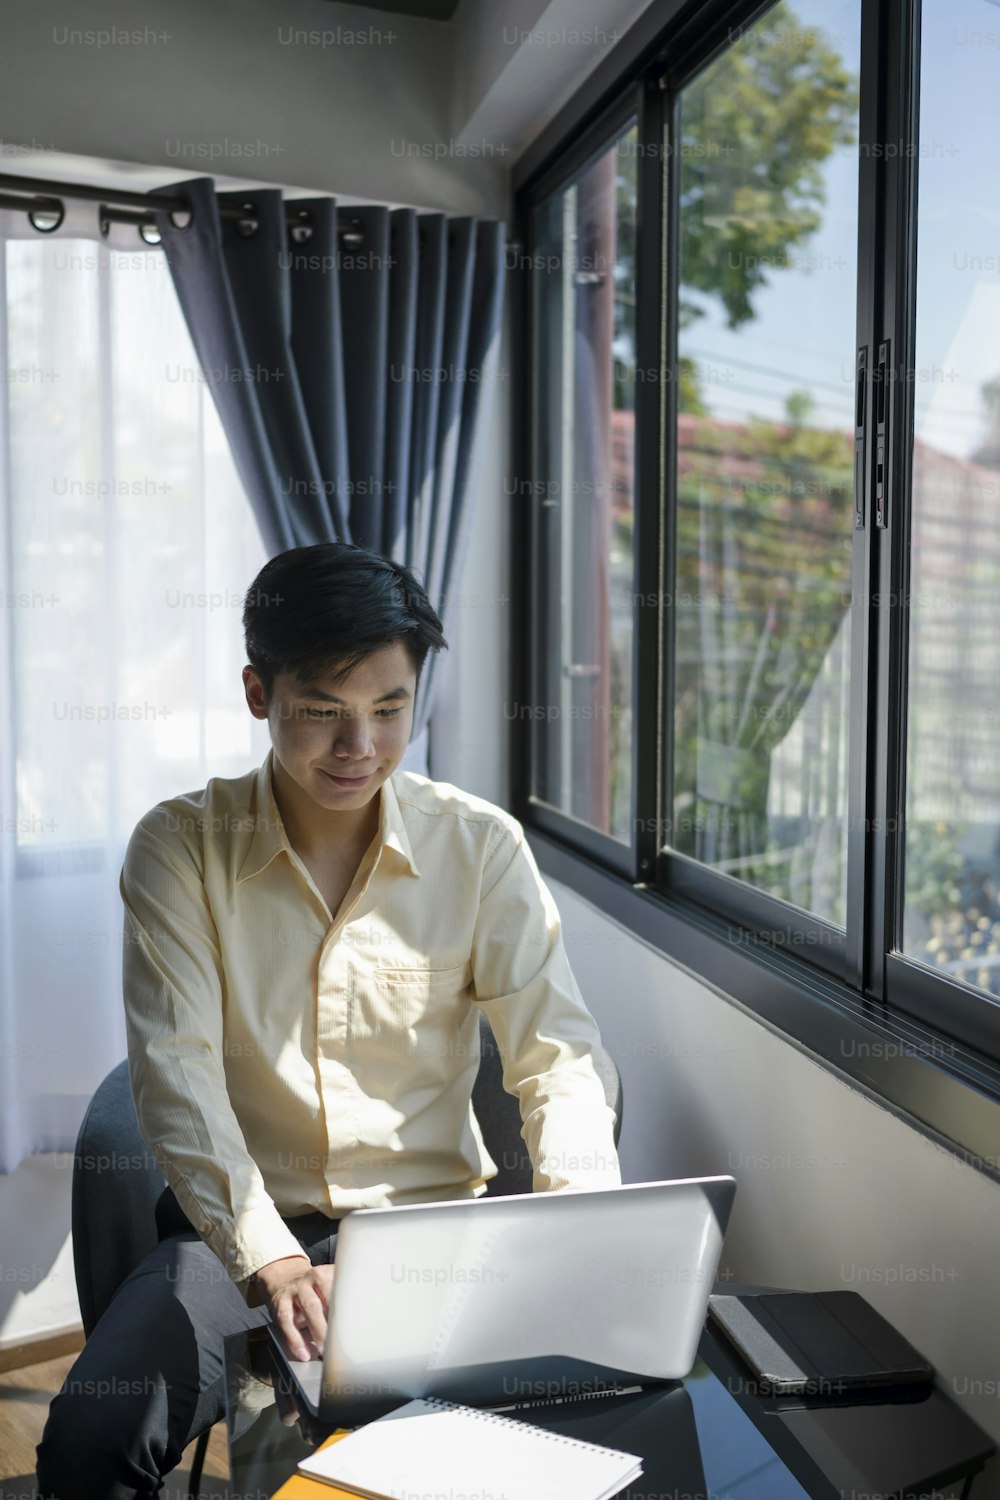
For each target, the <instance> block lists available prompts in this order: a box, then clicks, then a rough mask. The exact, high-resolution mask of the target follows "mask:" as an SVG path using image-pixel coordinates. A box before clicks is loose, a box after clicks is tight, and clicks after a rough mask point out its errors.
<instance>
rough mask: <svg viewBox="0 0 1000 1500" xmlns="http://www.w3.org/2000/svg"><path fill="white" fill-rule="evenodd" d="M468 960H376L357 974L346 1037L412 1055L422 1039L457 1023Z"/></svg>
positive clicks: (465, 994)
mask: <svg viewBox="0 0 1000 1500" xmlns="http://www.w3.org/2000/svg"><path fill="white" fill-rule="evenodd" d="M471 982H472V963H471V961H470V960H466V962H465V963H461V964H451V965H449V966H447V967H445V968H432V967H431V966H430V965H424V964H413V965H389V964H385V965H381V966H379V967H378V968H375V969H372V970H371V971H370V972H369V973H368V974H357V975H356V976H355V981H354V990H353V994H352V1004H351V1023H350V1033H351V1040H352V1042H355V1043H359V1044H362V1045H365V1044H368V1045H374V1046H376V1047H378V1048H380V1049H382V1050H384V1051H385V1052H386V1053H389V1054H397V1055H400V1056H412V1055H413V1054H414V1053H415V1052H416V1051H417V1050H419V1047H420V1044H421V1041H422V1040H425V1041H429V1040H430V1039H432V1037H433V1035H434V1034H435V1033H436V1032H439V1031H440V1030H441V1029H442V1028H447V1027H448V1025H449V1023H455V1022H457V1020H458V1018H459V1017H460V1016H461V1015H462V1014H464V1011H465V1008H466V1006H467V1005H468V1003H469V1000H470V999H471V997H472V988H471Z"/></svg>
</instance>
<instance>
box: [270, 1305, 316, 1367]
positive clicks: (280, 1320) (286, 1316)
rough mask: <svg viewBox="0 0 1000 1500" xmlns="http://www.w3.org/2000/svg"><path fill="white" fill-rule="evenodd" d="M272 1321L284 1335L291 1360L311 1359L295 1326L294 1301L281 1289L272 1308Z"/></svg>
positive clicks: (309, 1352) (310, 1354)
mask: <svg viewBox="0 0 1000 1500" xmlns="http://www.w3.org/2000/svg"><path fill="white" fill-rule="evenodd" d="M274 1321H275V1322H276V1323H277V1325H278V1327H279V1328H280V1329H281V1332H282V1333H283V1334H284V1335H285V1339H286V1342H287V1344H288V1353H289V1356H290V1357H291V1358H292V1359H312V1357H313V1353H312V1350H311V1349H310V1348H309V1346H308V1344H307V1343H306V1341H305V1339H304V1338H303V1337H302V1335H301V1334H300V1333H299V1330H298V1328H297V1327H296V1326H295V1299H294V1297H293V1296H292V1295H291V1294H290V1293H289V1292H287V1291H286V1290H285V1289H284V1288H282V1291H281V1293H280V1294H279V1296H278V1299H277V1300H276V1302H275V1306H274Z"/></svg>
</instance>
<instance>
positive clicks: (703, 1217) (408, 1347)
mask: <svg viewBox="0 0 1000 1500" xmlns="http://www.w3.org/2000/svg"><path fill="white" fill-rule="evenodd" d="M735 1191H736V1182H735V1179H734V1178H732V1177H730V1176H719V1177H698V1178H682V1179H678V1180H675V1181H667V1182H639V1183H628V1184H623V1185H622V1186H620V1187H613V1188H604V1189H594V1190H591V1189H581V1188H573V1189H565V1190H563V1191H561V1192H552V1193H512V1194H509V1195H506V1196H501V1197H496V1198H489V1197H482V1198H463V1199H457V1200H454V1199H453V1200H449V1201H445V1202H435V1203H415V1204H400V1205H397V1206H396V1207H392V1208H360V1209H353V1210H352V1211H351V1212H350V1213H348V1214H346V1215H345V1216H344V1218H343V1219H342V1220H341V1222H340V1228H339V1230H338V1233H337V1240H336V1273H335V1275H334V1278H333V1289H332V1293H331V1299H330V1310H329V1317H328V1319H327V1335H326V1344H325V1347H324V1350H323V1357H322V1359H319V1358H317V1359H313V1360H297V1359H290V1358H289V1355H288V1349H287V1346H286V1341H285V1335H284V1334H283V1333H282V1332H281V1330H280V1329H279V1328H278V1327H277V1325H276V1324H275V1323H273V1322H271V1321H269V1322H268V1323H267V1325H266V1326H267V1328H268V1331H269V1333H270V1335H271V1338H272V1340H273V1342H274V1346H275V1350H276V1352H277V1354H278V1357H279V1365H280V1366H281V1367H283V1368H284V1369H286V1370H287V1372H288V1374H289V1376H290V1377H291V1381H292V1385H293V1394H294V1396H295V1398H296V1399H297V1400H298V1402H299V1403H300V1406H301V1408H302V1409H304V1410H305V1411H306V1412H308V1413H309V1414H311V1415H312V1416H313V1417H315V1418H316V1419H317V1420H318V1421H320V1422H323V1423H329V1424H332V1425H337V1426H342V1427H353V1426H358V1425H359V1424H361V1423H364V1422H369V1421H373V1420H374V1419H375V1418H376V1417H379V1416H382V1415H384V1414H385V1413H386V1412H388V1411H392V1410H393V1409H394V1408H395V1407H397V1406H399V1405H401V1404H402V1403H403V1402H405V1401H408V1400H410V1399H411V1398H413V1397H415V1396H439V1397H443V1398H444V1399H446V1400H453V1401H460V1402H463V1403H464V1404H466V1405H470V1406H481V1407H485V1408H488V1409H492V1410H495V1411H504V1410H509V1409H512V1408H515V1407H518V1406H522V1405H525V1404H530V1403H532V1402H535V1401H539V1400H543V1401H560V1400H576V1399H577V1398H579V1397H584V1396H597V1395H601V1394H604V1395H607V1394H613V1393H618V1392H621V1393H624V1392H625V1391H634V1390H636V1389H641V1388H642V1386H644V1385H646V1384H648V1383H660V1382H666V1381H673V1380H680V1379H682V1378H683V1377H684V1376H685V1375H687V1374H688V1373H689V1372H690V1370H691V1367H692V1365H693V1364H694V1361H695V1358H696V1354H697V1349H698V1341H699V1339H700V1337H701V1333H702V1329H703V1327H704V1324H705V1315H706V1311H707V1308H708V1298H709V1294H710V1293H711V1291H712V1287H713V1283H714V1281H715V1277H716V1272H717V1270H718V1264H719V1256H720V1254H721V1251H722V1242H723V1238H724V1236H725V1232H726V1226H727V1223H728V1220H729V1213H730V1209H731V1207H732V1202H733V1196H734V1194H735Z"/></svg>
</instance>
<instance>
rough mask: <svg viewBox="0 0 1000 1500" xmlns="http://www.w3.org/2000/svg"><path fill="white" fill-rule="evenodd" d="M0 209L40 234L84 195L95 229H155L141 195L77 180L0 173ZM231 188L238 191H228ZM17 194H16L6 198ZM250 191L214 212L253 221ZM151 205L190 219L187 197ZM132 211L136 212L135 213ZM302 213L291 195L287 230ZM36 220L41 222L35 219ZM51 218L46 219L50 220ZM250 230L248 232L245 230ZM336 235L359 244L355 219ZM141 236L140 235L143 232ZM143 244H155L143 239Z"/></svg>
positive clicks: (299, 224)
mask: <svg viewBox="0 0 1000 1500" xmlns="http://www.w3.org/2000/svg"><path fill="white" fill-rule="evenodd" d="M0 190H3V191H0V208H13V209H17V210H20V211H21V212H22V213H26V214H27V215H28V218H29V219H30V220H31V223H32V225H33V226H34V228H35V229H37V230H38V231H39V233H41V234H51V233H52V231H53V230H55V229H58V228H59V225H60V224H61V223H62V221H63V218H64V217H65V209H64V208H63V205H62V203H61V201H60V200H61V199H62V198H84V199H88V200H91V201H92V202H95V203H99V204H100V219H101V232H102V233H104V234H106V233H107V226H108V225H109V224H135V225H136V226H137V227H138V229H139V233H140V234H142V231H143V229H144V228H147V227H148V228H153V229H155V227H156V218H155V215H154V214H153V212H152V210H151V208H150V200H149V195H148V194H147V193H133V192H129V191H128V190H127V189H122V190H120V191H119V190H118V189H117V188H99V187H91V186H90V185H89V184H87V183H82V182H49V181H46V180H45V179H44V178H41V177H18V176H12V175H9V174H7V175H5V174H3V173H0ZM7 190H11V191H7ZM234 191H239V190H238V189H234ZM12 192H13V193H18V194H22V195H23V196H21V197H14V196H12ZM252 198H253V191H252V189H251V190H249V191H248V194H247V199H246V202H245V204H244V206H243V207H242V208H241V207H240V206H239V205H238V204H228V203H227V204H219V215H220V217H221V218H223V219H240V220H247V221H248V223H253V227H254V228H256V223H255V222H254V221H253V219H252ZM157 207H160V208H162V209H164V210H166V212H167V213H171V214H185V215H187V216H188V217H189V218H193V217H194V210H193V209H192V207H191V204H190V201H189V200H188V199H187V198H186V197H185V196H184V194H182V193H175V194H168V193H164V194H162V195H158V197H157ZM137 210H138V212H137ZM308 217H309V215H308V211H307V210H306V209H303V208H296V206H295V200H294V199H292V200H291V201H289V202H288V203H287V204H286V206H285V223H286V225H287V226H288V228H289V229H293V228H297V229H299V230H302V229H303V228H305V226H306V224H307V222H308ZM39 220H41V222H38V221H39ZM50 221H51V222H50ZM250 232H252V230H251V231H250ZM339 233H340V234H341V235H342V236H344V237H345V238H346V239H348V240H349V241H353V242H356V243H360V241H361V240H362V239H363V237H364V236H363V232H362V231H361V226H360V224H359V223H358V221H357V220H355V221H354V227H348V226H347V225H344V226H343V227H341V228H340V230H339ZM143 238H144V239H145V235H143ZM147 243H155V242H152V241H147Z"/></svg>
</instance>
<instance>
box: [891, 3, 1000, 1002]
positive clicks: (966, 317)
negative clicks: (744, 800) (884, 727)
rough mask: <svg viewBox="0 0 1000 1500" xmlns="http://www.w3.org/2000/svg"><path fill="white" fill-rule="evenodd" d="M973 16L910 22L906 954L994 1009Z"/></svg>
mask: <svg viewBox="0 0 1000 1500" xmlns="http://www.w3.org/2000/svg"><path fill="white" fill-rule="evenodd" d="M982 11H983V7H982V6H981V5H980V4H978V3H974V0H954V3H953V4H951V5H949V6H948V7H947V8H941V7H939V6H934V5H926V6H925V7H924V13H923V22H922V46H921V68H920V74H921V76H920V147H919V158H918V168H919V174H920V184H919V194H918V219H917V323H916V348H915V352H914V367H913V398H914V409H915V417H914V433H915V443H914V450H913V502H912V504H913V508H912V519H911V549H910V561H911V574H910V585H909V588H910V597H909V607H910V642H909V691H908V705H909V706H908V733H907V756H906V778H907V790H906V838H905V880H904V924H903V948H904V950H905V952H906V953H907V954H908V955H910V956H911V957H912V958H916V959H920V960H921V961H922V962H924V963H926V964H930V965H932V966H934V967H936V968H939V969H942V970H944V971H946V972H947V973H949V974H951V975H953V976H954V977H955V978H956V979H960V980H962V981H963V982H965V983H967V984H971V985H974V986H977V987H978V988H980V989H982V990H985V991H988V992H989V993H990V994H991V995H1000V760H998V757H997V723H998V719H997V710H996V697H997V685H998V682H1000V507H998V497H1000V275H998V271H1000V258H998V255H997V250H998V239H997V227H996V223H995V216H994V215H993V213H992V210H991V209H990V207H989V205H990V203H991V202H992V201H993V200H994V199H995V198H996V193H997V189H998V188H1000V164H998V161H997V153H996V134H997V133H996V130H994V129H992V128H991V126H990V121H991V120H993V121H994V122H995V123H996V124H1000V99H998V96H997V92H996V66H997V52H996V45H995V42H996V37H995V33H994V32H993V31H990V30H989V29H984V27H985V25H986V23H985V22H984V18H983V14H982ZM991 100H992V103H991V102H990V101H991Z"/></svg>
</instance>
